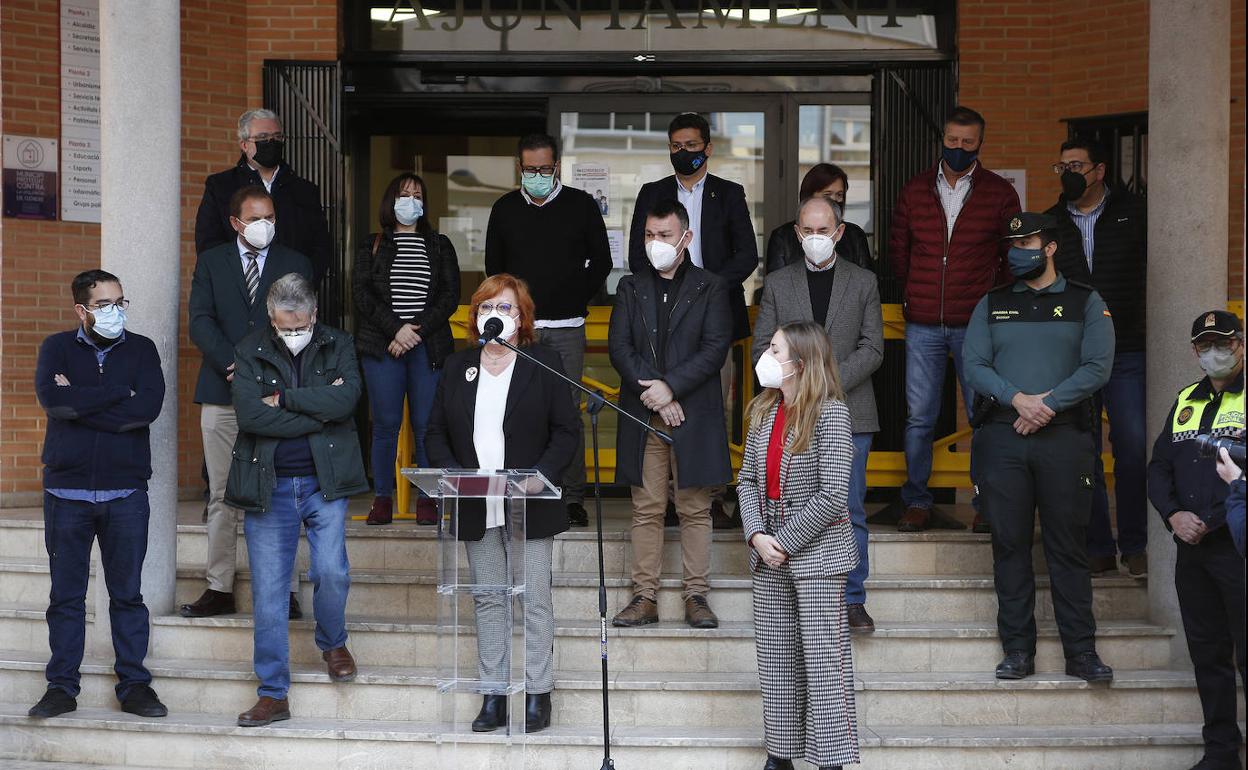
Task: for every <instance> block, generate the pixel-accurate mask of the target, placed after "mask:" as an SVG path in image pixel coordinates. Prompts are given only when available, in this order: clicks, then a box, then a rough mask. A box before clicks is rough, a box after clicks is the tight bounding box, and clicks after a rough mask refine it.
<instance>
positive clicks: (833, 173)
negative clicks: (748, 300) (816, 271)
mask: <svg viewBox="0 0 1248 770" xmlns="http://www.w3.org/2000/svg"><path fill="white" fill-rule="evenodd" d="M848 194H849V175H848V174H846V173H845V170H844V169H842V168H841V167H840V166H837V165H834V164H832V163H816V164H815V165H813V166H811V167H810V171H807V172H806V176H804V177H802V187H801V191H800V192H799V194H798V200H801V201H804V200H806V199H807V198H811V197H813V196H816V195H819V196H822V197H824V198H827V199H828V200H830V201H832V205H833V206H836V207H837V210H838V211H839V212H840V217H839V218H840V220H841V221H842V222H845V196H847V195H848ZM793 225H794V222H785V223H784V224H782V225H780V226H779V227H777V228H776V229H775V230H772V231H771V235H770V236H768V238H767V258H766V259H765V260H764V261H763V272H764V273H770V272H774V271H776V270H779V269H780V268H782V267H784V266H785V265H791V264H793V263H794V262H801V261H802V242H801V240H799V239H798V237H797V230H796V229H795V228H794V227H793ZM836 256H837V259H844V260H846V261H849V262H853V263H854V264H855V265H857V266H858V267H865V268H866V269H867V270H871V271H872V272H874V271H875V260H874V258H873V257H872V256H871V246H870V244H868V243H867V234H866V233H865V232H863V229H862V228H861V227H859V226H858V225H856V224H854V223H853V222H845V231H844V232H843V233H842V234H841V239H840V240H839V241H837V242H836Z"/></svg>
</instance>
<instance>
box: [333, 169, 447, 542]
mask: <svg viewBox="0 0 1248 770" xmlns="http://www.w3.org/2000/svg"><path fill="white" fill-rule="evenodd" d="M428 199H429V192H428V188H427V187H426V186H425V181H424V180H423V179H421V178H420V177H418V176H416V175H415V174H412V173H403V174H399V175H398V176H396V177H395V178H394V179H392V180H390V184H389V185H387V186H386V191H385V193H384V194H383V195H382V196H381V207H380V209H379V211H378V219H379V220H380V224H381V231H380V232H377V233H374V234H372V235H370V236H369V237H368V238H367V239H366V240H365V242H364V243H363V244H362V245H361V247H360V250H359V252H358V253H357V254H356V257H355V265H354V266H353V267H352V269H351V297H352V299H353V300H354V301H355V315H356V319H357V321H358V325H357V327H356V334H355V344H356V348H357V350H358V351H359V354H360V363H361V365H362V366H363V368H364V385H365V387H366V388H367V389H368V405H369V411H370V412H371V414H372V418H373V442H372V451H371V453H370V458H371V464H372V468H373V483H374V490H375V497H374V498H373V506H372V508H371V509H370V510H369V512H368V523H369V524H389V523H390V522H391V520H392V518H393V502H392V501H393V497H394V486H395V476H394V458H395V454H396V452H397V450H398V440H399V428H400V427H401V426H402V423H403V399H404V398H406V399H407V406H408V412H409V419H410V421H411V425H412V433H413V434H414V435H415V438H416V457H415V461H416V464H417V465H419V466H421V467H427V466H428V465H429V460H428V458H427V457H426V456H425V426H426V425H427V424H428V422H429V410H430V409H432V408H433V397H434V393H435V392H436V391H437V387H438V376H439V372H440V370H441V368H442V364H443V363H444V362H445V361H446V357H447V356H449V355H450V354H451V353H452V351H454V349H455V341H454V340H453V339H452V337H451V327H450V323H449V321H450V318H451V314H452V313H454V312H455V308H456V307H457V306H458V305H459V258H458V257H457V256H456V254H455V247H454V246H452V245H451V241H450V239H448V238H447V237H446V236H445V235H442V234H440V233H438V232H435V231H434V229H433V226H432V225H430V224H429V218H428V217H427V216H426V214H425V211H426V207H427V205H428ZM416 521H417V523H419V524H435V523H437V511H436V508H435V506H434V502H433V501H432V500H430V499H429V498H426V497H420V496H418V499H417V501H416Z"/></svg>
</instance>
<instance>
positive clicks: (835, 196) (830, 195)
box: [823, 192, 845, 203]
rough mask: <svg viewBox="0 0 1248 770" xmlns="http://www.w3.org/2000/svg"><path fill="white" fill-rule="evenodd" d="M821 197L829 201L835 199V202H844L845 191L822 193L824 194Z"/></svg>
mask: <svg viewBox="0 0 1248 770" xmlns="http://www.w3.org/2000/svg"><path fill="white" fill-rule="evenodd" d="M823 197H825V198H827V199H828V200H830V201H835V202H837V203H844V202H845V193H843V192H839V193H824V194H823Z"/></svg>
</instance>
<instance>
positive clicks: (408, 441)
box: [394, 301, 1244, 518]
mask: <svg viewBox="0 0 1248 770" xmlns="http://www.w3.org/2000/svg"><path fill="white" fill-rule="evenodd" d="M1227 308H1228V309H1229V310H1231V312H1233V313H1235V314H1236V315H1238V316H1239V317H1240V318H1241V319H1242V318H1243V317H1244V303H1243V302H1242V301H1232V302H1228V303H1227ZM749 310H750V322H751V325H752V324H753V321H754V318H755V316H756V314H757V312H758V308H757V307H751V308H749ZM883 315H884V339H886V340H904V339H905V337H906V321H905V318H904V317H903V316H902V312H901V305H884V306H883ZM610 321H611V308H610V307H591V308H590V309H589V317H588V318H586V320H585V340H586V343H587V344H588V345H590V346H595V345H596V346H602V345H605V344H606V342H607V330H608V328H609V326H610ZM451 329H452V331H453V333H454V336H455V339H457V340H466V339H468V306H467V305H460V307H459V309H458V310H457V311H456V312H455V314H454V315H453V316H451ZM736 347H738V348H740V349H741V360H742V362H744V369H745V371H744V372H738V376H737V377H736V381H737V382H738V383H739V385H740V386H741V388H742V394H741V395H742V401H741V403H742V404H748V403H749V402H750V399H752V398H753V397H754V378H753V377H751V376H749V371H750V364H751V363H752V361H751V356H750V348H751V340H750V339H749V338H748V337H747V338H746V339H744V340H741V341H740V342H738V343H736ZM581 382H583V383H585V386H586V387H588V388H594V389H597V390H600V391H602V393H603V394H604V395H605V396H607V397H608V398H612V399H615V398H618V397H619V395H620V389H619V387H618V386H617V387H613V386H611V385H607V384H606V383H603V382H599V381H598V380H595V379H593V378H592V377H582V378H581ZM582 408H583V407H582ZM735 432H736V431H730V432H729V435H732V434H733V433H735ZM741 433H742V435H744V431H741ZM970 437H971V431H970V430H969V429H963V430H959V431H957V432H956V433H953V434H951V435H948V436H944V437H941V438H938V439H937V440H936V441H934V442H933V443H932V477H931V481H930V482H929V483H930V484H931V486H933V487H960V488H965V489H969V488H970V486H971V477H970V469H971V455H970V453H969V452H950V451H947V450H948V449H949V447H950V446H953V445H954V444H957V443H958V442H962V441H967V440H969V439H970ZM587 443H588V442H587ZM729 450H730V453H731V456H732V466H733V471H734V472H735V471H736V470H737V469H738V468H740V467H741V453H742V451H743V447H742V446H741V445H740V444H731V443H730V444H729ZM592 451H593V450H592V448H590V447H588V446H587V447H586V450H585V454H586V458H585V463H586V467H587V469H588V470H587V473H592V472H593V468H592V463H593V457H592ZM411 459H412V430H411V423H410V421H409V420H408V412H407V405H406V403H405V404H404V407H403V427H402V428H401V429H400V432H399V451H398V455H397V456H396V457H395V463H394V468H395V479H396V482H397V483H396V484H395V495H394V510H395V511H396V514H395V515H396V518H414V517H413V516H411V515H410V514H408V513H407V510H408V503H409V500H410V497H411V486H410V485H409V484H406V483H403V478H402V476H401V475H399V471H400V469H402V468H406V467H409V466H410V465H411ZM599 459H600V460H601V462H602V467H601V471H602V481H603V483H611V482H613V481H614V480H615V449H614V448H612V447H601V448H600V450H599ZM1103 461H1104V463H1105V479H1106V481H1107V482H1108V483H1110V484H1112V483H1113V470H1114V458H1113V456H1112V455H1111V454H1110V453H1109V452H1106V453H1104V455H1103ZM905 481H906V456H905V453H904V452H883V451H873V452H871V455H870V457H868V459H867V486H869V487H897V486H901V485H902V484H903V483H905Z"/></svg>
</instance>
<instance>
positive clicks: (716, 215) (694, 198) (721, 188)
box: [628, 112, 758, 529]
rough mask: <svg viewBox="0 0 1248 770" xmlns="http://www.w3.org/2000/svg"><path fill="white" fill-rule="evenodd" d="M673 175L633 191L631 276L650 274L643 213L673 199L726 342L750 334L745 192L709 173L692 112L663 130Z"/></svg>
mask: <svg viewBox="0 0 1248 770" xmlns="http://www.w3.org/2000/svg"><path fill="white" fill-rule="evenodd" d="M667 138H668V144H669V149H670V150H671V161H672V168H673V169H674V170H675V171H676V173H675V174H674V175H673V176H669V177H664V178H663V179H660V180H659V181H657V182H647V183H646V184H644V185H642V187H641V190H640V191H639V192H638V193H637V203H636V204H635V205H634V207H633V223H632V229H631V230H630V233H629V238H628V266H629V269H630V270H632V271H633V272H634V273H643V272H646V271H649V270H650V265H649V263H648V262H647V260H646V238H645V228H646V214H647V212H649V211H650V210H651V209H653V208H654V206H655V205H656V204H658V203H659V202H661V201H664V200H668V199H671V200H675V201H677V202H679V203H680V204H681V205H682V206H684V208H685V210H686V211H687V212H688V216H689V231H690V232H691V233H692V236H691V237H692V240H691V241H689V245H688V246H686V247H685V250H686V252H687V255H688V259H689V261H690V262H691V263H692V264H693V265H694V266H695V267H699V268H702V269H703V270H707V271H709V272H711V273H714V274H715V275H717V276H719V277H720V278H722V279H724V282H725V283H726V284H727V289H728V306H729V308H730V309H731V312H732V319H731V323H732V328H731V331H732V340H734V341H735V340H740V339H744V338H746V337H748V336H750V319H749V316H748V315H747V314H746V310H745V289H744V287H743V284H744V283H745V279H747V278H749V277H750V276H751V275H753V274H754V271H755V270H757V269H758V241H757V239H756V238H755V236H754V225H753V222H752V221H751V219H750V210H749V207H748V206H746V203H745V188H744V187H742V186H741V185H739V184H737V183H736V182H730V181H728V180H727V179H721V178H720V177H717V176H715V175H714V174H711V173H709V171H708V170H707V169H708V166H709V163H708V161H709V159H710V157H711V153H712V151H713V149H714V147H713V146H712V144H711V127H710V124H708V123H707V122H706V118H704V117H702V116H701V115H699V114H697V113H695V112H686V113H682V114H680V115H677V116H676V117H675V118H673V119H672V122H671V124H670V125H668V127H667ZM732 374H733V373H732V358H731V348H730V349H729V353H728V354H727V356H726V360H725V362H724V365H723V368H722V370H721V372H720V390H721V396H722V398H723V401H724V403H725V404H727V403H728V395H729V390H730V387H731V383H732ZM723 497H724V488H723V487H718V488H716V489H715V490H714V491H713V492H712V499H711V516H712V521H713V523H714V527H715V528H716V529H729V528H732V527H733V526H740V524H739V523H736V524H734V522H733V520H732V519H730V518H729V517H728V516H727V515H726V514H725V512H724V503H723Z"/></svg>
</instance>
